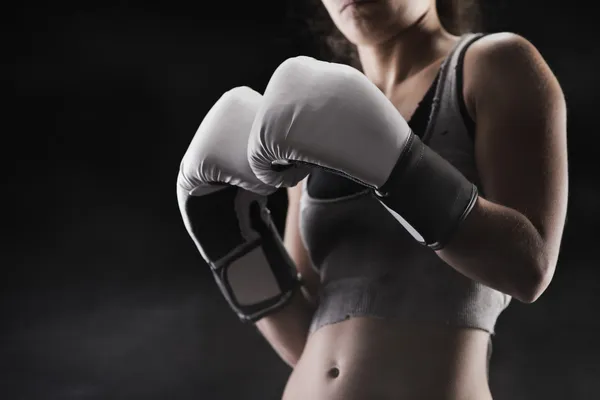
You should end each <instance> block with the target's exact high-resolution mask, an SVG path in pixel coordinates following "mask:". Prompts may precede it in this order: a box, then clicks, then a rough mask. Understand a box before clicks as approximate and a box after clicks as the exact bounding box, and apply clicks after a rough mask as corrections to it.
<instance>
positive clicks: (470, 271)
mask: <svg viewBox="0 0 600 400" xmlns="http://www.w3.org/2000/svg"><path fill="white" fill-rule="evenodd" d="M323 3H324V5H325V6H326V8H327V9H328V11H329V13H330V15H331V17H332V19H333V21H334V22H335V23H336V25H337V26H338V28H339V29H340V30H341V31H342V33H344V34H345V35H346V37H347V38H348V39H349V40H350V41H351V42H353V43H354V44H356V45H357V49H358V53H359V56H360V60H361V64H362V67H363V71H364V73H365V75H366V76H367V77H368V78H369V79H370V80H371V81H372V82H374V83H375V84H376V85H377V86H378V87H379V88H380V89H381V90H382V92H383V93H385V94H386V96H387V97H388V98H389V99H390V100H391V101H392V102H393V104H394V105H395V106H396V107H397V109H398V111H399V113H400V114H401V115H402V116H403V117H404V118H405V119H409V118H410V117H411V115H412V113H413V112H414V111H415V109H416V107H417V104H418V102H419V101H420V100H421V98H422V97H423V95H424V94H425V92H426V91H427V89H428V88H429V86H430V85H431V83H432V82H433V79H434V78H435V76H436V74H437V71H438V70H439V67H440V65H441V62H442V61H443V59H444V58H445V56H446V55H447V54H448V52H449V51H450V50H451V48H452V47H453V45H454V44H455V43H456V41H457V40H458V38H457V37H454V36H452V35H450V34H449V33H448V32H446V31H445V30H444V29H443V28H442V27H441V25H440V22H439V18H438V17H437V14H436V11H435V7H434V2H433V1H432V0H431V1H430V0H388V1H386V0H380V1H375V2H373V3H372V4H365V5H363V6H349V7H346V8H344V10H343V11H341V12H340V10H341V7H342V5H343V4H342V2H341V1H339V0H323ZM463 95H464V99H465V104H466V106H467V111H468V113H469V114H470V116H471V117H472V119H473V120H474V121H475V124H476V134H475V137H476V142H475V159H476V164H477V168H478V172H479V175H480V179H481V184H482V189H483V193H485V198H483V197H480V198H479V199H478V200H477V203H476V206H475V207H474V209H473V211H472V213H471V214H470V215H469V216H468V218H467V219H466V221H465V222H464V223H463V224H462V225H461V226H460V227H459V230H458V231H457V232H456V234H455V236H454V237H453V239H452V240H451V242H450V243H449V244H448V246H447V247H446V248H444V249H443V250H440V251H438V252H437V255H438V256H439V257H440V258H441V259H442V260H444V261H445V262H446V263H447V264H448V265H449V268H454V269H456V270H457V271H459V272H460V273H462V274H464V275H465V276H467V277H469V278H471V279H473V280H476V281H479V282H482V283H484V284H486V285H488V286H490V287H492V288H494V289H497V290H499V291H501V292H504V293H507V294H510V295H511V296H513V297H514V298H516V299H517V300H520V301H522V302H525V303H530V302H533V301H535V300H536V299H537V298H539V296H540V295H541V294H542V293H543V292H544V290H545V289H546V288H547V287H548V285H549V283H550V281H551V279H552V276H553V274H554V270H555V268H556V263H557V259H558V253H559V248H560V242H561V238H562V232H563V228H564V222H565V215H566V206H567V191H568V179H567V147H566V106H565V100H564V96H563V94H562V91H561V89H560V86H559V84H558V82H557V80H556V78H555V77H554V75H553V74H552V72H551V70H550V69H549V67H548V66H547V64H546V62H545V61H544V60H543V58H542V56H541V55H540V54H539V52H538V51H537V50H536V49H535V47H534V46H533V45H532V44H531V43H529V42H528V41H527V40H526V39H524V38H522V37H520V36H518V35H514V34H509V33H501V34H493V35H488V36H486V37H485V38H483V39H480V40H478V41H477V42H475V43H474V44H473V45H472V46H471V47H470V48H469V50H468V51H467V52H466V56H465V63H464V82H463ZM300 187H301V184H300V185H298V186H297V187H295V188H290V189H288V195H289V210H288V219H287V226H286V233H285V245H286V248H287V249H288V251H289V252H290V255H291V256H292V258H293V259H294V260H295V262H296V263H297V266H298V270H299V271H300V272H301V273H302V275H303V277H304V280H305V282H306V291H305V292H303V293H299V294H298V295H297V296H296V297H295V298H294V300H293V301H292V302H291V303H290V305H289V306H288V307H286V308H284V309H282V310H280V311H279V312H277V313H274V314H272V315H270V316H268V317H266V318H263V319H262V320H261V321H259V322H258V323H257V327H258V329H259V330H260V331H261V332H262V333H263V334H264V335H265V337H266V338H267V340H268V341H269V343H270V344H271V345H272V346H273V348H274V349H275V350H276V351H277V352H278V353H279V354H280V355H281V356H282V358H283V359H284V360H285V361H286V362H287V363H288V364H289V365H290V366H292V367H294V370H293V372H292V374H291V376H290V379H289V381H288V384H287V386H286V389H285V392H284V395H283V398H284V399H306V398H310V399H316V400H317V399H338V398H339V399H346V400H352V399H364V398H377V399H415V398H419V399H457V400H458V399H461V400H462V399H483V400H485V399H491V398H492V397H491V393H490V391H489V387H488V383H487V376H486V371H485V365H486V355H487V345H488V340H489V334H488V333H486V332H483V331H480V330H475V329H459V328H451V327H447V328H443V329H442V328H440V327H423V326H421V327H415V326H406V325H399V324H398V323H396V322H393V321H386V320H376V319H371V318H351V319H349V320H346V321H344V322H340V323H337V324H333V325H327V326H325V327H322V328H320V329H319V330H317V331H316V332H314V333H313V334H312V335H311V336H310V337H307V336H308V335H307V331H308V326H309V323H310V318H311V316H312V312H314V298H315V297H316V294H317V291H318V287H319V276H318V275H317V274H316V273H315V271H314V270H313V269H312V266H311V265H310V260H309V259H308V256H307V252H306V249H305V248H304V247H303V245H302V241H301V240H300V235H299V232H298V226H297V221H298V218H299V214H298V212H299V199H300V193H301V189H300ZM334 368H335V369H334Z"/></svg>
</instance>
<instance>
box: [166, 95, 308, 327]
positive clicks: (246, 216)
mask: <svg viewBox="0 0 600 400" xmlns="http://www.w3.org/2000/svg"><path fill="white" fill-rule="evenodd" d="M260 103H261V95H260V94H259V93H257V92H255V91H253V90H252V89H250V88H247V87H240V88H235V89H233V90H230V91H229V92H227V93H225V94H224V95H223V96H222V97H221V98H220V99H219V100H218V101H217V102H216V104H215V105H214V106H213V107H212V108H211V109H210V110H209V112H208V113H207V114H206V116H205V118H204V119H203V120H202V122H201V124H200V127H199V128H198V130H197V132H196V134H195V136H194V137H193V139H192V141H191V143H190V145H189V147H188V149H187V151H186V152H185V155H184V156H183V159H182V161H181V164H180V169H179V174H178V177H177V199H178V203H179V209H180V211H181V216H182V218H183V222H184V225H185V227H186V229H187V231H188V233H189V235H190V236H191V238H192V240H193V241H194V243H195V244H196V246H197V248H198V250H199V251H200V254H201V255H202V257H203V258H204V260H205V261H206V262H207V264H208V265H209V266H210V269H211V271H212V273H213V276H214V278H215V280H216V282H217V284H218V286H219V288H220V289H221V292H222V293H223V295H224V297H225V298H226V300H227V301H228V303H229V305H230V306H231V308H232V309H233V310H234V311H235V312H236V313H237V315H238V316H239V318H240V319H241V320H242V321H257V320H259V319H260V318H262V317H263V316H265V315H268V314H269V313H271V312H273V311H275V310H277V309H279V308H281V307H283V306H284V305H285V304H286V303H287V302H288V301H289V300H290V298H291V297H292V295H293V293H294V291H295V290H297V288H298V287H299V282H300V281H299V279H300V278H299V275H298V273H297V272H296V268H295V266H294V264H293V262H292V260H291V259H290V257H289V256H288V253H287V251H286V250H285V248H284V247H283V244H282V242H281V238H280V236H279V233H278V232H277V229H276V227H275V226H274V224H273V221H272V219H271V217H270V213H269V210H268V208H267V196H268V195H270V194H272V193H273V192H274V191H275V188H274V187H272V186H269V185H267V184H265V183H263V182H261V181H260V180H259V179H257V178H256V177H255V176H254V173H253V172H252V170H251V169H250V165H249V164H248V159H247V157H246V154H247V144H248V137H249V134H250V129H251V126H252V122H253V120H254V117H255V114H256V111H257V109H258V106H259V104H260Z"/></svg>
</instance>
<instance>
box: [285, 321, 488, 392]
mask: <svg viewBox="0 0 600 400" xmlns="http://www.w3.org/2000/svg"><path fill="white" fill-rule="evenodd" d="M488 340H489V335H488V333H487V332H484V331H480V330H469V329H451V328H448V329H439V328H438V327H435V328H430V329H428V328H425V327H414V326H411V327H409V326H405V325H402V324H400V323H396V322H394V321H389V320H382V319H374V318H352V319H349V320H346V321H343V322H340V323H337V324H332V325H327V326H324V327H322V328H320V329H319V330H317V331H316V332H314V333H313V334H312V335H311V336H310V337H309V338H308V341H307V343H306V347H305V348H304V352H303V353H302V357H301V358H300V360H299V361H298V363H297V364H296V367H295V368H294V371H293V372H292V375H291V376H290V379H289V380H288V383H287V386H286V389H285V392H284V395H283V399H284V400H305V399H311V400H334V399H344V400H355V399H356V400H364V399H380V400H387V399H390V400H391V399H394V400H403V399H407V400H408V399H411V400H413V399H435V400H471V399H472V400H489V399H491V398H492V397H491V394H490V391H489V387H488V384H487V373H486V368H487V366H486V363H487V345H488Z"/></svg>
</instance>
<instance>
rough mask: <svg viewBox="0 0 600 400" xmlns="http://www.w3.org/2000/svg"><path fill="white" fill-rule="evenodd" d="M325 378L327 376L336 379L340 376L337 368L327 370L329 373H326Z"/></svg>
mask: <svg viewBox="0 0 600 400" xmlns="http://www.w3.org/2000/svg"><path fill="white" fill-rule="evenodd" d="M327 376H329V377H330V378H337V377H338V376H340V370H339V368H337V367H331V368H329V371H327Z"/></svg>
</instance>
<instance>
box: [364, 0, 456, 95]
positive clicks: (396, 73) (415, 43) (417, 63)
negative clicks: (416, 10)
mask: <svg viewBox="0 0 600 400" xmlns="http://www.w3.org/2000/svg"><path fill="white" fill-rule="evenodd" d="M455 40H456V37H454V36H452V35H451V34H449V33H448V32H447V31H446V30H444V28H443V27H442V25H441V23H440V20H439V18H438V16H437V13H436V11H435V7H434V8H432V9H429V10H427V11H426V12H425V13H424V14H423V15H422V16H421V17H420V18H419V19H418V20H417V21H416V22H415V23H413V24H411V25H409V26H407V27H405V28H404V29H399V30H398V32H397V33H396V34H395V35H393V36H392V37H390V38H389V39H388V40H386V41H383V42H381V43H377V44H375V45H360V46H358V47H357V50H358V55H359V58H360V62H361V65H362V69H363V72H364V74H365V75H366V76H367V78H369V80H371V81H372V82H373V83H374V84H375V85H377V87H379V89H381V91H382V92H383V93H386V94H388V93H391V92H393V90H394V88H395V87H396V86H397V85H398V84H400V83H402V82H404V81H406V80H407V79H409V78H410V77H411V76H413V75H415V74H416V73H418V72H420V71H422V70H423V69H425V68H426V67H428V66H429V65H431V64H432V63H434V62H435V61H436V60H439V59H440V58H441V57H444V56H446V54H447V53H448V51H449V50H450V48H451V46H452V44H453V43H454V42H455Z"/></svg>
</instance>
